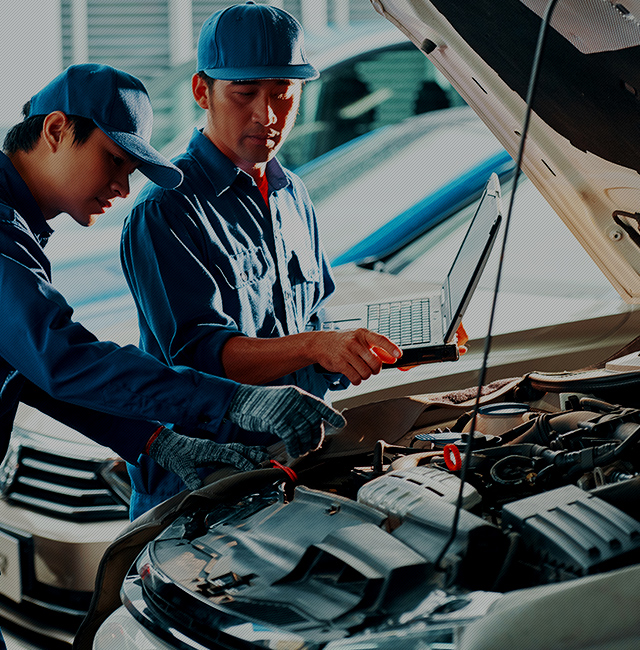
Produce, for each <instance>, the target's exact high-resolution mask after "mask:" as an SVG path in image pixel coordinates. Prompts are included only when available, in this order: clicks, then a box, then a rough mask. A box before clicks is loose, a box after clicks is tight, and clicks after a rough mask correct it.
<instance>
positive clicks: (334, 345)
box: [309, 327, 402, 386]
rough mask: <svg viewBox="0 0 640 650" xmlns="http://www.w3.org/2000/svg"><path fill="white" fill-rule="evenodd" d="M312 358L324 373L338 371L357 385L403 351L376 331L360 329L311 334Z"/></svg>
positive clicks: (398, 356)
mask: <svg viewBox="0 0 640 650" xmlns="http://www.w3.org/2000/svg"><path fill="white" fill-rule="evenodd" d="M309 340H313V348H314V349H313V351H312V355H313V358H315V359H316V363H318V364H319V365H320V366H322V368H323V369H324V370H325V371H328V372H339V373H342V374H343V375H345V376H346V377H347V379H348V380H349V381H350V382H351V383H352V384H354V385H355V386H357V385H358V384H360V382H362V380H363V379H368V378H369V377H371V375H377V374H378V373H379V372H380V370H381V369H382V364H383V363H385V364H393V363H395V362H396V361H397V360H398V359H399V358H400V357H401V356H402V350H401V349H400V348H399V347H398V346H397V345H396V344H395V343H393V342H392V341H391V340H390V339H388V338H387V337H386V336H383V335H382V334H378V333H377V332H372V331H371V330H368V329H365V328H363V327H359V328H357V329H353V330H334V331H329V332H314V333H313V336H312V337H309Z"/></svg>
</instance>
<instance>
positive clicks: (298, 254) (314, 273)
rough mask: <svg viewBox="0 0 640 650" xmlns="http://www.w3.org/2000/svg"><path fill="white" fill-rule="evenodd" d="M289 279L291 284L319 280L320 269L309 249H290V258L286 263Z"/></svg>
mask: <svg viewBox="0 0 640 650" xmlns="http://www.w3.org/2000/svg"><path fill="white" fill-rule="evenodd" d="M288 272H289V279H290V281H291V284H303V283H305V282H314V283H316V282H319V280H320V269H319V268H318V265H317V263H316V260H315V258H314V257H313V254H312V253H311V249H310V248H309V249H308V250H304V249H303V250H300V249H299V248H298V249H297V250H295V251H291V259H290V260H289V264H288Z"/></svg>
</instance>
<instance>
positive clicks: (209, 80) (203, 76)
mask: <svg viewBox="0 0 640 650" xmlns="http://www.w3.org/2000/svg"><path fill="white" fill-rule="evenodd" d="M198 76H199V77H200V79H203V80H204V81H205V83H206V84H207V88H208V89H209V92H211V89H212V88H213V82H214V81H215V79H212V78H211V77H210V76H209V75H208V74H207V73H206V72H203V71H202V70H200V72H198Z"/></svg>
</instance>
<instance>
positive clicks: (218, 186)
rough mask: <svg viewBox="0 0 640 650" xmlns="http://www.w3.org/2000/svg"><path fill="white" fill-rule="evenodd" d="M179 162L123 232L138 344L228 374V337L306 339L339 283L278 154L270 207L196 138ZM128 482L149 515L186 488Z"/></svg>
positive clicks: (306, 378) (162, 476) (148, 479)
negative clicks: (176, 179)
mask: <svg viewBox="0 0 640 650" xmlns="http://www.w3.org/2000/svg"><path fill="white" fill-rule="evenodd" d="M173 162H174V163H175V164H176V165H177V166H178V167H179V168H180V169H181V170H182V171H183V172H184V180H183V182H182V184H181V185H180V186H179V187H177V188H176V189H174V190H167V189H163V188H161V187H158V186H156V185H152V184H149V185H147V186H146V187H145V189H144V190H143V191H142V193H141V194H140V196H139V197H138V199H137V202H136V204H135V206H134V208H133V210H132V212H131V214H130V215H129V217H128V219H127V220H126V221H125V225H124V230H123V236H122V247H121V255H122V266H123V270H124V273H125V276H126V278H127V282H128V283H129V287H130V289H131V292H132V293H133V297H134V299H135V301H136V305H137V308H138V318H139V325H140V336H141V338H140V347H142V348H143V349H144V350H146V351H147V352H150V353H151V354H153V355H154V356H155V357H157V358H158V359H160V360H162V361H164V362H165V363H167V364H169V365H172V364H176V363H179V364H182V365H187V366H190V367H192V368H195V369H197V370H202V371H205V372H209V373H212V374H214V375H218V376H221V377H224V376H225V372H224V368H223V366H222V360H221V356H222V349H223V347H224V345H225V344H226V343H227V341H228V340H229V339H230V338H231V337H234V336H241V335H245V336H251V337H259V338H274V337H280V336H286V335H288V334H296V333H298V332H301V331H304V330H305V328H306V327H307V325H308V323H309V322H310V320H311V319H312V317H313V315H314V314H315V312H316V311H317V310H318V308H319V307H320V305H321V304H322V303H323V301H324V300H326V298H327V297H328V296H329V295H330V294H331V293H332V292H333V290H334V288H335V284H334V281H333V278H332V275H331V270H330V267H329V264H328V261H327V259H326V257H325V255H324V252H323V250H322V247H321V244H320V241H319V235H318V226H317V223H316V217H315V212H314V210H313V206H312V204H311V200H310V199H309V195H308V193H307V190H306V188H305V187H304V184H303V183H302V181H301V180H300V178H298V177H297V176H296V175H295V174H292V173H291V172H290V171H288V170H286V169H284V168H283V167H282V166H281V165H280V164H279V163H278V161H277V160H276V159H275V158H274V159H272V160H270V161H269V162H268V163H267V166H266V176H267V180H268V185H269V205H268V206H267V204H266V203H265V200H264V198H263V196H262V194H261V193H260V190H259V189H258V187H257V185H256V183H255V181H254V180H253V178H252V177H251V176H250V175H249V174H247V173H245V172H244V171H242V170H240V169H239V168H238V167H236V165H234V164H233V163H232V162H231V160H229V158H227V157H226V156H225V155H224V154H222V153H221V152H220V151H219V150H218V149H217V148H216V146H215V145H214V144H213V143H212V142H211V141H210V140H209V139H208V138H207V137H206V136H205V135H203V134H202V133H201V132H200V131H198V130H196V131H194V133H193V136H192V138H191V141H190V143H189V146H188V148H187V151H186V153H184V154H182V155H181V156H179V157H178V158H176V159H174V160H173ZM347 383H348V382H347V381H346V379H345V378H344V377H343V376H342V375H338V374H323V373H320V372H316V370H314V368H313V366H308V367H306V368H302V369H301V370H298V371H296V372H294V373H291V374H289V375H286V376H284V377H281V378H280V379H279V380H277V381H275V382H273V384H278V385H279V384H294V385H296V386H299V387H300V388H303V389H304V390H306V391H308V392H310V393H312V394H314V395H316V396H318V397H320V398H325V396H326V393H327V390H328V389H333V388H344V387H345V386H346V385H347ZM220 435H221V436H223V439H224V441H231V440H234V441H239V442H244V443H245V444H267V443H269V442H271V441H272V440H271V439H269V438H265V437H264V436H260V435H259V434H257V433H255V432H247V431H243V430H241V429H239V428H238V427H237V426H235V425H232V424H230V423H223V425H222V428H221V430H220ZM130 474H131V476H132V480H133V487H134V490H140V491H141V492H144V499H145V500H146V507H147V508H148V507H151V506H152V505H155V504H156V503H158V502H160V501H162V500H163V499H166V498H167V497H168V496H170V495H172V494H175V493H176V492H178V491H180V490H181V489H184V486H183V484H182V482H181V481H180V479H179V478H178V477H177V476H174V475H172V474H168V473H167V472H165V471H164V470H163V469H162V468H160V467H157V466H156V467H155V468H154V469H153V473H152V474H147V475H146V476H144V477H143V476H142V475H141V472H140V470H139V469H138V468H130ZM142 498H143V497H142V495H137V496H136V497H134V501H133V502H132V503H134V502H135V504H140V503H141V501H142ZM137 514H139V511H138V510H134V511H133V512H132V515H137Z"/></svg>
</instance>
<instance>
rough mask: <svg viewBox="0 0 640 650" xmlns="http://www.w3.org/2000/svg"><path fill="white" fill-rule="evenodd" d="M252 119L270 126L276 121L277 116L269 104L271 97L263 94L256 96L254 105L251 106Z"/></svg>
mask: <svg viewBox="0 0 640 650" xmlns="http://www.w3.org/2000/svg"><path fill="white" fill-rule="evenodd" d="M253 121H254V122H257V123H258V124H261V125H262V126H271V125H272V124H275V123H276V121H277V117H276V114H275V111H274V110H273V107H272V106H271V98H270V97H269V95H267V94H265V95H264V96H262V95H261V94H259V95H258V96H257V97H256V101H255V105H254V107H253Z"/></svg>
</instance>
